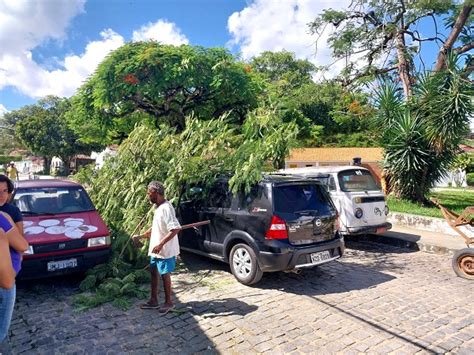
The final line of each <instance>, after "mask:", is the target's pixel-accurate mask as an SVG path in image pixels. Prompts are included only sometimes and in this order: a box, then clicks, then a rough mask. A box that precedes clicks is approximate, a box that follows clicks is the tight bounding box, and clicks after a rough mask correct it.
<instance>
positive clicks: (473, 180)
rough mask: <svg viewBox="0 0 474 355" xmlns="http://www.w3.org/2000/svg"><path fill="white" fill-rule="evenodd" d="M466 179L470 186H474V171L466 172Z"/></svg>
mask: <svg viewBox="0 0 474 355" xmlns="http://www.w3.org/2000/svg"><path fill="white" fill-rule="evenodd" d="M466 181H467V184H468V186H474V173H468V174H466Z"/></svg>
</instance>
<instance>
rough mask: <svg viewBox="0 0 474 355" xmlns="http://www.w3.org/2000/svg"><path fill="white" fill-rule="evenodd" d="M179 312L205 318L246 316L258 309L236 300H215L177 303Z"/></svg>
mask: <svg viewBox="0 0 474 355" xmlns="http://www.w3.org/2000/svg"><path fill="white" fill-rule="evenodd" d="M176 306H177V310H178V312H183V311H189V312H191V313H192V314H194V315H198V316H202V317H204V318H215V317H225V316H234V315H239V316H246V315H247V314H249V313H252V312H255V311H256V310H257V309H258V307H257V306H255V305H249V304H247V303H245V302H243V301H241V300H238V299H236V298H223V299H215V300H213V301H190V302H186V303H184V304H179V303H177V305H176Z"/></svg>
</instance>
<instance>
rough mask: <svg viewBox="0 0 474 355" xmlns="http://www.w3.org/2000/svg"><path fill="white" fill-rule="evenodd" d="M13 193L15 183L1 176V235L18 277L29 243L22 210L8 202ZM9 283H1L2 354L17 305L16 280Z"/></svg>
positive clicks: (7, 281) (0, 350)
mask: <svg viewBox="0 0 474 355" xmlns="http://www.w3.org/2000/svg"><path fill="white" fill-rule="evenodd" d="M12 192H13V183H12V182H11V181H10V179H8V178H7V177H6V176H5V175H0V233H1V237H2V238H4V239H5V240H6V241H7V242H8V246H9V255H8V256H9V258H8V259H9V260H10V265H12V267H13V270H14V275H15V276H16V274H17V273H18V272H19V271H20V268H21V253H23V252H24V251H26V250H27V249H28V242H27V241H26V239H25V238H24V237H23V222H22V220H23V218H22V216H21V212H20V210H19V209H18V208H17V207H16V206H14V205H12V204H9V203H8V202H7V201H8V200H9V199H10V197H11V194H12ZM4 262H5V261H4ZM9 281H10V280H8V279H7V280H5V282H3V284H2V283H1V282H0V284H2V285H0V353H3V352H7V351H6V350H5V348H6V344H5V343H6V337H7V334H8V328H9V327H10V321H11V317H12V314H13V307H14V305H15V296H16V287H15V282H14V281H15V280H14V279H13V283H11V282H9Z"/></svg>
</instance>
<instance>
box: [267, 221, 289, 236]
mask: <svg viewBox="0 0 474 355" xmlns="http://www.w3.org/2000/svg"><path fill="white" fill-rule="evenodd" d="M265 238H266V239H288V230H287V228H286V223H285V221H284V220H282V219H281V218H280V217H278V216H273V217H272V222H271V224H270V227H269V228H268V230H267V233H266V234H265Z"/></svg>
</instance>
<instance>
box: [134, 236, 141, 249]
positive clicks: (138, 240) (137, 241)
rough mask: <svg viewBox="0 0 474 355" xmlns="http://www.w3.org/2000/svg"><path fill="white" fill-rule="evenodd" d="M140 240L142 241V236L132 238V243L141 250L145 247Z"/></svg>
mask: <svg viewBox="0 0 474 355" xmlns="http://www.w3.org/2000/svg"><path fill="white" fill-rule="evenodd" d="M140 239H142V236H141V235H139V234H136V235H134V236H132V243H133V245H134V246H135V247H136V248H140V247H142V246H143V243H142V242H141V241H140Z"/></svg>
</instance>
